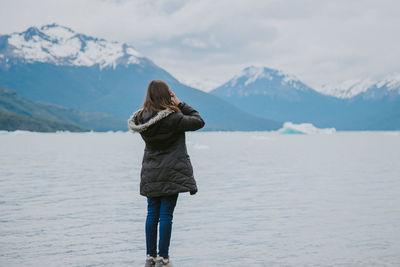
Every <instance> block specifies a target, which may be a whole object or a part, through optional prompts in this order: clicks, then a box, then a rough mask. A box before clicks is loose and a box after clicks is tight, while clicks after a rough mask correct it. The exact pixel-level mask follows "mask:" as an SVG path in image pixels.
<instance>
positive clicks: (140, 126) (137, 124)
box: [128, 108, 175, 133]
mask: <svg viewBox="0 0 400 267" xmlns="http://www.w3.org/2000/svg"><path fill="white" fill-rule="evenodd" d="M141 110H143V108H141V109H138V110H137V111H135V112H134V113H133V114H132V115H131V116H130V117H129V119H128V128H129V129H130V130H131V131H133V132H138V133H141V132H144V131H146V130H147V128H149V127H150V126H151V125H153V124H155V123H156V122H158V121H160V120H161V119H163V118H165V117H167V116H168V115H170V114H172V113H174V112H175V110H172V109H164V110H161V111H159V112H157V113H156V115H155V116H153V117H151V116H144V118H143V120H142V121H144V122H143V123H141V119H140V118H138V115H139V112H140V111H141ZM145 113H146V111H144V112H143V114H145Z"/></svg>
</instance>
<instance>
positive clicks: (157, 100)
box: [138, 80, 181, 117]
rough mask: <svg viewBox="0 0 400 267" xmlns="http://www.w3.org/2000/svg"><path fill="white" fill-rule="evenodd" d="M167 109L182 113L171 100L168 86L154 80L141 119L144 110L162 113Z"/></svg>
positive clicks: (148, 90)
mask: <svg viewBox="0 0 400 267" xmlns="http://www.w3.org/2000/svg"><path fill="white" fill-rule="evenodd" d="M167 108H168V109H172V110H174V111H176V112H181V110H180V109H179V108H178V107H177V106H175V105H174V104H173V102H172V100H171V94H170V90H169V86H168V84H167V83H165V82H164V81H161V80H152V81H151V82H150V83H149V86H148V87H147V93H146V98H145V99H144V102H143V109H142V111H140V112H139V114H138V115H139V117H141V116H142V113H143V110H146V111H150V110H154V111H161V110H164V109H167Z"/></svg>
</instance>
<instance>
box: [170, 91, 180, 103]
mask: <svg viewBox="0 0 400 267" xmlns="http://www.w3.org/2000/svg"><path fill="white" fill-rule="evenodd" d="M169 94H170V95H171V98H172V99H171V100H172V102H173V103H174V104H175V106H178V104H179V103H180V102H179V98H178V97H177V96H176V95H175V94H174V92H172V91H171V90H170V91H169Z"/></svg>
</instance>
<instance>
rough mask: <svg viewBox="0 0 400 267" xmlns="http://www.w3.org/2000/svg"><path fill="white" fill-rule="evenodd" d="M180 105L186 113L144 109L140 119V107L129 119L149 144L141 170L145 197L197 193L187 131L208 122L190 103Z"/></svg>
mask: <svg viewBox="0 0 400 267" xmlns="http://www.w3.org/2000/svg"><path fill="white" fill-rule="evenodd" d="M178 107H179V109H180V110H181V111H182V113H180V112H175V111H174V110H171V109H165V110H162V111H159V112H155V111H152V112H146V111H143V114H142V117H141V118H139V116H138V112H139V111H140V110H141V109H139V110H137V111H136V112H134V113H133V114H132V116H131V117H130V118H129V119H128V127H129V129H130V130H132V131H133V132H139V133H140V135H141V136H142V138H143V140H144V141H145V143H146V146H145V149H144V155H143V161H142V169H141V173H140V178H141V179H140V194H141V195H143V196H147V197H157V196H168V195H174V194H177V193H181V192H190V194H195V193H196V192H197V186H196V181H195V179H194V176H193V168H192V164H191V162H190V157H189V155H188V153H187V149H186V142H185V131H196V130H198V129H200V128H202V127H203V126H204V124H205V123H204V121H203V119H202V118H201V117H200V115H199V113H198V112H197V111H196V110H195V109H193V108H192V107H191V106H189V105H188V104H187V103H185V102H180V103H179V105H178Z"/></svg>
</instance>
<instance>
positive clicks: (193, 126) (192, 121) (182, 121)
mask: <svg viewBox="0 0 400 267" xmlns="http://www.w3.org/2000/svg"><path fill="white" fill-rule="evenodd" d="M178 108H179V109H180V110H181V111H182V113H178V116H179V118H178V120H177V126H176V129H177V131H196V130H198V129H201V128H203V127H204V125H205V122H204V121H203V119H202V118H201V117H200V114H199V112H197V110H195V109H194V108H192V107H191V106H189V105H188V104H187V103H185V102H179V104H178Z"/></svg>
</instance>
